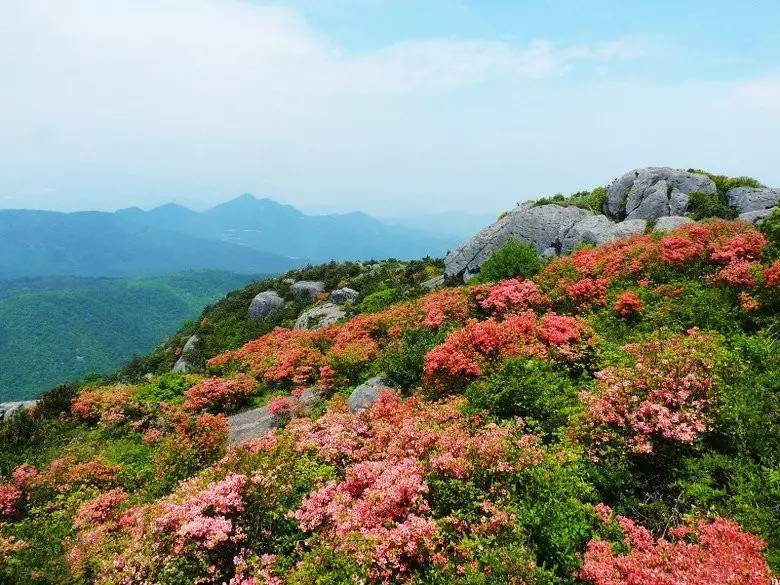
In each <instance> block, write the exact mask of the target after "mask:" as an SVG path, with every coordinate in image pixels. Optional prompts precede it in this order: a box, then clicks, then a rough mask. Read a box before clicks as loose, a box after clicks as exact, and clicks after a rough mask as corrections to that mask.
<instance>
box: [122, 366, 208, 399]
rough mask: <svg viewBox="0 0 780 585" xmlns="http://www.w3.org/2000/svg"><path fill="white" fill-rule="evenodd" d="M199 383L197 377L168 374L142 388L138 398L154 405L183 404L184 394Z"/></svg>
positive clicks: (158, 377) (174, 373)
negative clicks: (161, 403) (166, 403)
mask: <svg viewBox="0 0 780 585" xmlns="http://www.w3.org/2000/svg"><path fill="white" fill-rule="evenodd" d="M197 381H198V378H197V376H192V375H187V374H180V373H178V372H168V373H165V374H162V375H161V376H157V377H156V378H154V379H153V380H152V381H151V382H149V383H148V384H144V385H143V386H141V387H140V389H139V390H138V394H136V398H138V399H139V400H145V401H146V402H150V403H152V404H158V403H160V402H181V400H182V399H183V397H184V392H185V391H186V390H188V389H190V388H192V387H193V386H194V385H195V384H196V383H197Z"/></svg>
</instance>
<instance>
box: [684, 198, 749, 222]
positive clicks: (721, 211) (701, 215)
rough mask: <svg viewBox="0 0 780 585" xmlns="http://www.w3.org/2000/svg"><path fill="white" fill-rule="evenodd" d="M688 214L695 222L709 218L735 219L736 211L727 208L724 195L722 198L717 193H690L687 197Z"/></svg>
mask: <svg viewBox="0 0 780 585" xmlns="http://www.w3.org/2000/svg"><path fill="white" fill-rule="evenodd" d="M688 213H689V215H690V216H691V218H693V219H695V220H696V221H699V220H702V219H707V218H711V217H718V218H721V219H734V218H735V217H737V210H736V209H734V208H733V207H729V205H728V204H727V203H726V200H725V195H723V196H722V195H720V194H718V193H715V194H710V193H699V192H697V193H691V194H690V195H689V196H688Z"/></svg>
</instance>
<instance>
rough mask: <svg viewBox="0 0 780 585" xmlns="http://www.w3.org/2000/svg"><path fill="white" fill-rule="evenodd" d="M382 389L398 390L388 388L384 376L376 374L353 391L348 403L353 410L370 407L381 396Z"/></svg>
mask: <svg viewBox="0 0 780 585" xmlns="http://www.w3.org/2000/svg"><path fill="white" fill-rule="evenodd" d="M382 390H390V391H392V392H396V390H393V389H392V388H388V386H387V382H386V380H385V379H384V378H383V377H382V376H375V377H373V378H369V379H368V380H366V381H365V382H363V383H362V384H361V385H360V386H358V387H357V388H355V389H354V390H353V391H352V394H350V395H349V400H348V401H347V404H348V405H349V410H350V411H351V412H357V411H358V410H361V409H363V408H368V407H369V406H371V405H372V404H374V402H376V401H377V398H379V393H380V391H382Z"/></svg>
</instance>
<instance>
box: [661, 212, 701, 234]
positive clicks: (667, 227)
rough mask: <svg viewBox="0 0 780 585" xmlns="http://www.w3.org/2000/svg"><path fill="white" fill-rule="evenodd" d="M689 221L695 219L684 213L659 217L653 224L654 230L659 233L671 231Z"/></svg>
mask: <svg viewBox="0 0 780 585" xmlns="http://www.w3.org/2000/svg"><path fill="white" fill-rule="evenodd" d="M688 223H693V220H692V219H691V218H690V217H684V216H682V215H670V216H667V217H659V218H658V220H657V221H656V222H655V225H654V226H653V231H654V232H657V233H661V232H671V231H674V230H676V229H677V228H678V227H680V226H682V225H685V224H688Z"/></svg>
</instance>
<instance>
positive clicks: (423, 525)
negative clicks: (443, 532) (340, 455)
mask: <svg viewBox="0 0 780 585" xmlns="http://www.w3.org/2000/svg"><path fill="white" fill-rule="evenodd" d="M422 474H423V471H422V469H421V467H420V465H419V463H418V462H416V461H415V460H414V459H411V458H407V459H401V460H398V461H390V462H388V461H366V462H362V463H358V464H356V465H354V466H352V467H350V468H349V469H348V470H347V473H346V476H345V478H344V480H343V481H341V482H335V481H332V482H330V483H328V484H326V485H325V486H324V487H322V488H320V489H319V490H317V491H316V492H315V493H314V494H312V495H311V496H310V497H309V498H308V499H307V500H306V501H305V502H304V503H303V505H302V506H301V508H300V509H299V510H298V511H296V512H295V518H296V519H297V520H298V521H299V522H300V525H301V528H302V529H303V530H306V531H313V530H317V529H319V530H320V535H321V537H322V538H325V539H327V540H328V541H329V542H332V543H333V544H334V545H335V548H336V550H337V551H339V552H344V553H348V554H349V555H351V556H352V557H353V558H355V559H356V560H357V561H358V562H359V563H360V564H364V565H365V564H369V565H373V567H374V569H373V571H372V574H373V575H374V576H376V577H379V578H382V579H384V578H389V577H391V576H392V575H393V574H398V573H400V574H403V573H408V572H409V570H410V569H411V568H412V566H413V565H414V564H415V563H421V562H423V561H424V560H426V559H427V558H428V556H429V555H430V554H431V552H432V551H433V550H434V549H435V548H436V546H437V541H438V540H439V537H438V528H437V526H436V523H435V522H434V521H433V520H431V519H430V518H429V517H427V516H428V514H429V513H430V507H429V506H428V503H427V502H426V501H425V499H424V494H425V493H426V492H427V491H428V486H427V484H426V483H425V481H424V480H423V476H422Z"/></svg>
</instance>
